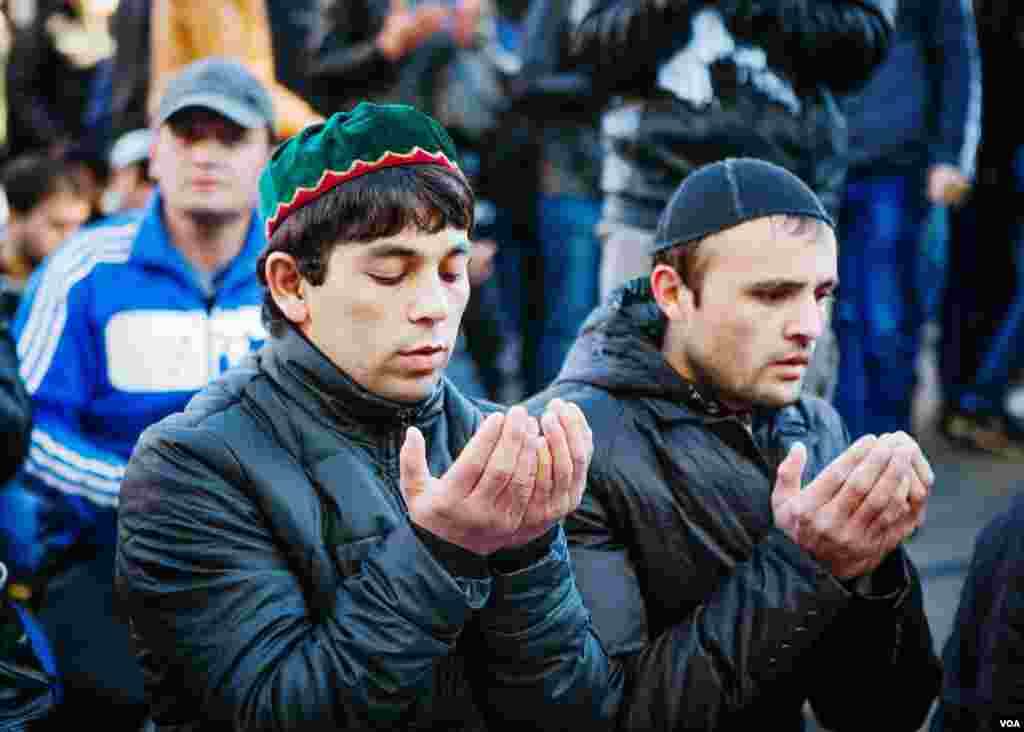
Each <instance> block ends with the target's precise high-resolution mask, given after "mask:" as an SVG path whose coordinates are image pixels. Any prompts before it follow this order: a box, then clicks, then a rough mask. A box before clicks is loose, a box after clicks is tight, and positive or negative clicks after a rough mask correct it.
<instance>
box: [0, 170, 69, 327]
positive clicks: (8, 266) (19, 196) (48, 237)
mask: <svg viewBox="0 0 1024 732" xmlns="http://www.w3.org/2000/svg"><path fill="white" fill-rule="evenodd" d="M0 186H2V188H3V191H4V195H5V196H6V199H7V209H8V218H7V225H6V227H5V229H4V238H3V243H2V249H0V252H2V253H0V272H2V276H3V280H4V289H5V291H6V292H7V293H9V294H8V299H7V305H8V306H9V307H16V306H17V298H18V295H20V293H21V290H22V289H23V288H24V286H25V283H26V282H27V281H28V278H29V276H30V275H31V274H32V272H33V271H35V269H36V267H38V266H39V265H40V263H41V262H42V261H43V260H44V259H45V258H46V257H47V256H49V255H50V254H52V253H53V252H54V251H55V250H56V249H57V247H59V246H60V245H61V244H62V243H63V242H64V241H65V240H66V239H67V238H68V237H69V236H71V235H72V234H73V233H75V231H77V230H78V228H79V227H80V226H81V225H82V224H84V223H85V221H86V219H87V218H88V217H89V202H88V201H87V200H86V198H85V196H84V195H83V193H82V191H81V190H80V188H79V186H78V183H77V182H76V180H75V179H74V178H73V177H71V176H69V175H68V174H67V172H66V171H65V169H64V164H63V163H62V162H61V161H59V160H54V159H52V158H49V157H46V156H44V155H39V154H27V155H23V156H21V157H19V158H15V159H14V160H11V161H10V162H8V163H7V164H6V165H5V166H4V167H3V169H2V170H0Z"/></svg>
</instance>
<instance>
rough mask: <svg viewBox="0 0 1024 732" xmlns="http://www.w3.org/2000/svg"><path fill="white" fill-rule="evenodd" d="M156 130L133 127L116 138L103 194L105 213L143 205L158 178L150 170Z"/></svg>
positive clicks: (111, 151)
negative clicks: (150, 155)
mask: <svg viewBox="0 0 1024 732" xmlns="http://www.w3.org/2000/svg"><path fill="white" fill-rule="evenodd" d="M152 145H153V133H152V132H151V131H150V130H149V129H140V130H132V131H131V132H126V133H125V134H123V135H121V137H119V138H118V139H117V142H115V143H114V146H113V147H112V148H111V149H110V179H109V181H108V182H107V189H106V191H105V192H104V194H103V204H102V205H103V213H105V214H107V215H110V214H114V213H118V212H119V211H126V210H130V209H135V208H144V207H145V205H146V202H147V201H148V200H149V197H150V195H151V194H152V193H153V188H154V187H155V185H156V181H154V180H153V178H152V177H151V176H150V174H149V150H150V148H151V147H152Z"/></svg>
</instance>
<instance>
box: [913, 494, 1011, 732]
mask: <svg viewBox="0 0 1024 732" xmlns="http://www.w3.org/2000/svg"><path fill="white" fill-rule="evenodd" d="M942 660H943V667H944V671H943V679H942V692H941V694H940V696H939V705H938V708H937V709H936V710H935V714H934V715H933V716H932V723H931V728H930V729H931V732H975V730H989V729H1020V727H1021V725H1024V494H1022V495H1019V496H1017V497H1016V499H1014V502H1013V504H1012V505H1011V506H1010V508H1009V509H1008V510H1006V511H1005V512H1003V513H1002V514H1000V515H999V516H997V517H996V518H994V519H992V521H990V522H989V523H988V525H987V526H986V527H985V528H984V529H982V531H981V533H980V534H979V535H978V539H977V542H976V543H975V546H974V555H973V557H972V558H971V566H970V569H969V570H968V572H967V579H966V580H965V581H964V586H963V590H962V591H961V594H960V606H959V607H958V608H957V612H956V620H955V621H954V623H953V632H952V634H951V635H950V637H949V639H948V640H947V641H946V647H945V648H944V649H943V653H942Z"/></svg>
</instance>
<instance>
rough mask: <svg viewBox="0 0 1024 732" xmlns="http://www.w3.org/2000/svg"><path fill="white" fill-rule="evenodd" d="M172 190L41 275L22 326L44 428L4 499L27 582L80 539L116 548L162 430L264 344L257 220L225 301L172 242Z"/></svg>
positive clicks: (7, 528) (232, 269)
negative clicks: (137, 448)
mask: <svg viewBox="0 0 1024 732" xmlns="http://www.w3.org/2000/svg"><path fill="white" fill-rule="evenodd" d="M161 211H162V207H161V203H160V197H159V194H158V195H156V196H154V197H153V198H152V199H151V202H150V205H149V206H148V207H147V208H146V209H144V210H142V211H138V212H132V213H129V214H125V215H121V216H117V217H114V218H111V219H107V220H104V221H102V222H100V223H98V224H96V225H95V226H91V227H88V228H86V229H84V230H82V231H80V232H79V233H77V234H76V235H75V236H73V237H72V238H70V239H69V240H68V241H67V242H66V243H65V244H64V245H62V246H61V248H60V249H59V250H57V251H56V252H55V253H54V254H53V255H52V256H51V257H50V258H49V259H48V260H47V261H46V262H45V263H44V265H43V266H42V267H41V268H40V269H39V270H38V271H37V272H35V274H34V275H33V279H32V280H31V281H30V283H29V286H28V289H27V290H26V292H25V296H24V298H23V300H22V302H21V305H20V307H19V310H18V313H17V316H16V318H15V323H14V336H15V338H16V339H17V343H18V357H19V361H20V373H21V377H22V379H23V380H24V382H25V385H26V387H27V389H28V392H29V394H30V395H31V397H32V403H33V411H34V415H33V416H34V428H33V431H32V440H31V446H30V450H29V457H28V460H27V462H26V464H25V467H24V471H23V473H22V475H21V476H20V478H18V479H16V481H15V483H14V484H13V485H10V486H7V487H6V488H5V489H4V490H3V492H2V494H0V536H2V538H3V540H4V543H5V544H6V545H7V546H6V547H5V548H4V549H5V554H6V555H7V559H8V561H9V562H11V563H13V564H14V565H15V567H14V568H15V569H16V570H17V574H24V573H32V572H35V571H36V570H37V569H39V566H40V563H41V562H43V561H44V559H47V558H50V557H52V556H54V555H55V554H57V553H59V552H60V551H61V550H62V549H63V548H65V547H67V546H69V545H71V544H73V543H75V542H76V541H79V540H88V541H95V542H100V543H103V542H113V541H114V540H115V534H114V527H115V523H116V521H115V515H116V510H115V509H116V507H117V501H118V491H119V489H120V482H121V478H122V476H123V475H124V469H125V465H126V464H127V462H128V458H129V457H130V455H131V451H132V448H133V447H134V445H135V442H136V440H137V439H138V437H139V435H140V434H141V433H142V431H143V429H145V428H146V427H147V426H149V425H150V424H152V423H154V422H156V421H158V420H160V419H161V418H163V417H164V416H166V415H168V414H171V413H173V412H177V411H180V410H181V409H183V408H184V406H185V404H186V402H187V401H188V400H189V398H190V397H191V396H192V395H193V394H195V393H196V392H197V391H198V390H199V389H200V388H202V387H203V386H204V385H205V384H206V383H207V382H208V381H210V380H211V379H212V378H213V377H215V376H217V375H219V374H220V373H221V372H223V371H224V370H225V369H227V368H228V367H230V366H232V365H234V364H236V363H237V362H238V361H240V360H241V359H242V358H243V357H244V356H245V355H246V354H247V353H248V352H249V351H250V350H251V349H253V348H255V347H257V346H258V345H259V344H260V343H261V341H262V340H263V338H264V337H265V333H264V329H263V326H262V324H261V322H260V303H261V300H262V292H261V288H260V285H259V282H258V280H257V278H256V260H257V258H258V257H259V254H260V252H261V251H262V249H263V247H264V244H265V242H266V239H265V237H264V235H263V226H262V223H261V222H260V220H259V218H258V216H257V215H256V214H255V213H254V215H253V221H252V224H251V225H250V227H249V232H248V234H247V239H246V242H245V245H244V248H243V250H242V252H241V253H240V254H239V255H238V256H237V257H236V258H235V259H234V260H233V261H232V262H231V264H230V265H229V266H228V267H227V268H226V269H225V270H224V271H222V272H221V273H219V274H218V275H217V277H216V278H215V279H214V283H213V284H214V288H213V292H212V294H208V291H207V290H205V289H204V288H203V286H202V285H201V284H200V282H199V280H198V278H197V276H196V274H195V271H194V270H193V269H192V268H191V266H190V265H189V264H188V263H187V261H186V260H185V258H184V256H183V255H182V254H181V253H180V252H179V251H178V249H176V248H175V247H174V246H173V245H172V244H171V242H170V239H169V236H168V233H167V229H166V228H165V226H164V222H163V215H162V213H161Z"/></svg>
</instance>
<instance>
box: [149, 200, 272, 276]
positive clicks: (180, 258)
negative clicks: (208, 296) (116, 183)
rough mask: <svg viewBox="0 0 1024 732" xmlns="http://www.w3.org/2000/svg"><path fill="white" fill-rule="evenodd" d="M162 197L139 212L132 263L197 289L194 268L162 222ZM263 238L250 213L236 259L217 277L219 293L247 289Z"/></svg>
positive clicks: (254, 213)
mask: <svg viewBox="0 0 1024 732" xmlns="http://www.w3.org/2000/svg"><path fill="white" fill-rule="evenodd" d="M163 200H164V199H163V196H162V195H161V194H160V192H159V190H158V191H157V192H156V193H154V194H153V195H152V196H150V198H149V202H148V203H147V204H146V207H145V208H144V209H143V211H142V219H141V220H140V222H139V230H138V232H136V234H135V241H134V242H133V245H132V255H131V260H132V262H134V263H136V264H140V265H142V266H144V267H149V268H153V269H161V270H164V271H168V272H171V273H173V274H174V275H175V276H176V277H178V278H179V279H180V280H182V281H184V282H187V283H188V284H189V285H191V286H192V287H196V288H198V284H197V283H196V281H195V276H194V275H193V268H192V266H191V265H190V264H189V263H188V261H187V260H186V259H185V255H183V254H182V253H181V251H180V250H179V249H178V248H177V247H176V246H174V243H173V242H172V241H171V237H170V232H168V230H167V225H166V223H165V221H164V213H163V211H164V209H163ZM266 242H267V239H266V236H265V235H264V233H263V224H262V223H261V219H260V216H259V213H258V212H257V211H256V210H255V209H253V211H252V216H251V218H250V220H249V228H248V230H247V232H246V235H245V244H244V245H243V246H242V250H241V251H240V252H239V253H238V255H237V256H236V257H235V258H234V259H232V260H231V262H229V263H228V266H227V269H225V270H224V271H223V272H222V273H221V274H219V275H218V277H217V289H218V290H231V289H234V288H237V287H243V286H249V285H251V284H252V282H253V278H254V275H255V272H256V262H257V260H258V259H259V256H260V254H261V253H262V251H263V248H264V246H266Z"/></svg>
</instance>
